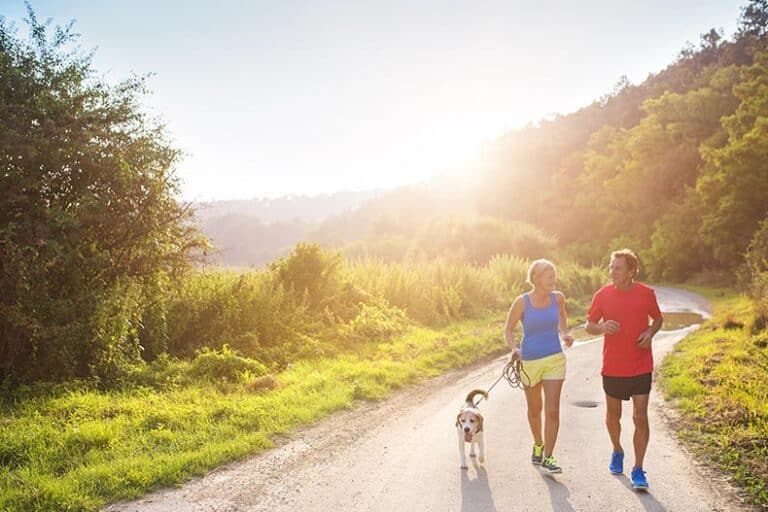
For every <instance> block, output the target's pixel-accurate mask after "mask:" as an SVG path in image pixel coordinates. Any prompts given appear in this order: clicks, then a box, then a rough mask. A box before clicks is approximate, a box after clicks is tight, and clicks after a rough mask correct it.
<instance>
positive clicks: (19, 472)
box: [0, 312, 506, 511]
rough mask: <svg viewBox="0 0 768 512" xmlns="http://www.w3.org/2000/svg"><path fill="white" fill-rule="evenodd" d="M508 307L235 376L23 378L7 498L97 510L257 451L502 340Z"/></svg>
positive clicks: (10, 503)
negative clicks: (28, 382)
mask: <svg viewBox="0 0 768 512" xmlns="http://www.w3.org/2000/svg"><path fill="white" fill-rule="evenodd" d="M502 318H503V313H498V312H497V313H494V314H492V315H488V316H486V317H485V318H483V319H480V320H473V321H465V322H461V323H457V324H453V325H452V326H450V327H448V328H445V329H441V330H432V329H427V328H412V329H410V330H409V331H408V332H407V333H406V334H405V335H403V336H400V337H397V338H395V339H393V340H390V341H388V342H386V343H380V344H376V343H368V344H365V345H362V346H359V347H357V351H356V352H357V355H342V356H337V357H334V358H321V359H315V360H307V361H302V362H298V363H296V364H293V365H292V366H290V367H289V368H288V369H287V370H285V371H283V372H282V373H280V374H277V375H268V376H263V375H260V372H258V371H257V372H253V371H250V370H245V371H243V372H242V373H240V374H239V377H238V378H237V379H235V380H232V379H230V380H219V381H212V380H205V379H204V380H202V381H200V382H199V383H196V384H186V383H184V384H179V383H178V382H176V381H173V380H170V381H168V382H166V383H165V384H163V385H162V386H159V387H140V386H133V387H129V388H125V389H122V390H114V391H99V390H95V389H93V388H92V387H91V386H89V385H87V384H85V383H76V382H74V383H68V384H65V385H59V386H50V385H48V386H35V387H31V388H21V389H18V390H16V391H15V392H14V393H13V394H12V395H11V396H10V398H8V399H6V401H5V402H3V403H2V404H1V405H0V510H43V511H63V510H73V511H81V510H82V511H87V510H97V509H98V508H99V507H101V506H103V505H104V504H106V503H109V502H112V501H116V500H118V499H124V498H134V497H138V496H140V495H142V494H144V493H146V492H148V491H150V490H152V489H155V488H158V487H161V486H168V485H173V484H176V483H179V482H181V481H183V480H185V479H186V478H189V477H190V476H192V475H198V474H202V473H205V472H206V471H207V470H209V469H211V468H213V467H216V466H218V465H220V464H222V463H224V462H227V461H231V460H235V459H238V458H242V457H244V456H246V455H250V454H254V453H258V452H259V451H262V450H264V449H266V448H269V447H271V446H272V441H271V439H272V438H273V436H274V435H275V434H279V433H283V432H287V431H290V430H291V429H295V428H296V427H298V426H300V425H304V424H307V423H310V422H313V421H315V420H317V419H319V418H322V417H323V416H326V415H327V414H329V413H331V412H333V411H336V410H339V409H343V408H349V407H351V406H352V405H353V403H354V401H355V400H356V399H380V398H383V397H385V396H387V395H388V394H389V393H391V392H392V390H394V389H397V388H400V387H402V386H404V385H407V384H409V383H413V382H416V381H418V380H419V379H422V378H424V377H429V376H433V375H437V374H440V373H442V372H444V371H445V370H447V369H449V368H453V367H458V366H462V365H465V364H467V363H470V362H472V361H473V360H477V359H480V358H482V357H485V356H488V355H490V354H494V353H498V352H500V351H503V350H505V349H506V345H505V343H504V342H503V341H502V337H501V330H502V323H501V319H502ZM166 366H167V364H166ZM189 366H190V365H189V364H186V366H185V367H189ZM166 370H167V368H166V367H164V368H163V369H162V370H161V371H166ZM265 379H266V380H265Z"/></svg>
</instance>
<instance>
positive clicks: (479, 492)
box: [461, 458, 497, 512]
mask: <svg viewBox="0 0 768 512" xmlns="http://www.w3.org/2000/svg"><path fill="white" fill-rule="evenodd" d="M472 466H474V468H475V471H476V472H477V478H475V479H470V478H469V475H468V474H467V471H466V470H464V471H462V472H461V511H462V512H497V509H496V504H495V503H494V502H493V495H492V494H491V488H490V486H489V485H488V472H487V471H486V470H485V468H484V467H483V466H480V465H479V464H478V463H477V462H476V461H475V459H474V458H473V459H472Z"/></svg>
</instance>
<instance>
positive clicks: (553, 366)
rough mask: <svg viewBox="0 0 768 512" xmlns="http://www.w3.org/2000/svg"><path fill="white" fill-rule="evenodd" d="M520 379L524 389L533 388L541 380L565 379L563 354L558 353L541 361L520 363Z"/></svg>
mask: <svg viewBox="0 0 768 512" xmlns="http://www.w3.org/2000/svg"><path fill="white" fill-rule="evenodd" d="M523 372H525V373H523ZM520 379H521V380H522V381H523V384H524V385H525V386H526V387H529V388H531V387H533V386H535V385H536V384H538V383H539V382H541V381H542V380H564V379H565V354H563V353H562V352H558V353H557V354H552V355H551V356H546V357H542V358H541V359H531V360H528V361H522V370H521V371H520Z"/></svg>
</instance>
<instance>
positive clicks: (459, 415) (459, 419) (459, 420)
mask: <svg viewBox="0 0 768 512" xmlns="http://www.w3.org/2000/svg"><path fill="white" fill-rule="evenodd" d="M460 423H461V413H459V414H457V415H456V426H457V427H458V426H459V424H460Z"/></svg>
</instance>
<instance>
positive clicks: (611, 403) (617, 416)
mask: <svg viewBox="0 0 768 512" xmlns="http://www.w3.org/2000/svg"><path fill="white" fill-rule="evenodd" d="M605 426H606V427H607V428H608V435H609V436H610V438H611V444H612V445H613V451H615V452H623V451H624V449H623V448H622V447H621V400H620V399H618V398H614V397H612V396H610V395H608V394H606V395H605Z"/></svg>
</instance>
